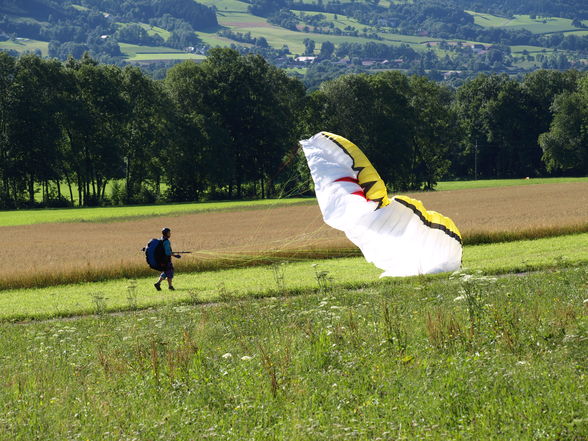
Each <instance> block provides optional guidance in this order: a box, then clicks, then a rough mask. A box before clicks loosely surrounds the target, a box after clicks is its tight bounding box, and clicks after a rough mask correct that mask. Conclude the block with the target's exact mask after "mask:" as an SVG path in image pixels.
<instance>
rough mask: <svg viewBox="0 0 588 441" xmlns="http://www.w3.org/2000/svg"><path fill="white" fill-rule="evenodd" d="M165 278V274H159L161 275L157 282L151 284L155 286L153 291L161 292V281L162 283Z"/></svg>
mask: <svg viewBox="0 0 588 441" xmlns="http://www.w3.org/2000/svg"><path fill="white" fill-rule="evenodd" d="M165 277H166V276H165V272H163V273H161V274H160V275H159V279H158V280H157V282H155V283H154V284H153V286H155V289H156V290H157V291H161V281H162V280H163V279H165Z"/></svg>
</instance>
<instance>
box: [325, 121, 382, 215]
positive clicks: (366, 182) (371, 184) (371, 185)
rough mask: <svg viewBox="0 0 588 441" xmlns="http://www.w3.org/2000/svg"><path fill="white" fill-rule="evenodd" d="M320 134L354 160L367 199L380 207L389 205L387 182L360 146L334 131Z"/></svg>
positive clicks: (358, 178) (354, 168)
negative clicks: (385, 182)
mask: <svg viewBox="0 0 588 441" xmlns="http://www.w3.org/2000/svg"><path fill="white" fill-rule="evenodd" d="M320 134H321V135H323V136H326V137H327V138H329V139H330V140H331V141H333V142H334V143H335V144H337V145H338V146H339V147H340V148H341V149H343V151H345V152H346V153H347V154H348V155H349V156H350V157H351V159H352V160H353V166H352V168H353V170H355V171H356V172H357V180H358V181H359V182H358V183H359V185H360V187H361V188H362V189H363V191H364V194H365V197H366V199H368V200H370V201H376V202H378V203H379V205H378V208H381V207H385V206H386V205H388V204H389V203H390V199H388V190H387V189H386V184H384V181H383V180H382V178H381V177H380V175H379V174H378V172H377V171H376V169H375V168H374V167H373V166H372V164H371V162H370V161H369V160H368V158H367V157H366V156H365V155H364V153H363V152H362V151H361V150H360V149H359V147H357V146H356V145H355V144H353V143H352V142H351V141H349V140H348V139H346V138H343V137H342V136H339V135H335V134H334V133H329V132H321V133H320Z"/></svg>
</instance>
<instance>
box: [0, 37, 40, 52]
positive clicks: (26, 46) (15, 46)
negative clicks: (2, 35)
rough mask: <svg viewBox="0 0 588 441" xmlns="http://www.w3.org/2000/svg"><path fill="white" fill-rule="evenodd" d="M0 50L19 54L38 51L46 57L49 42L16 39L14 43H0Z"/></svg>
mask: <svg viewBox="0 0 588 441" xmlns="http://www.w3.org/2000/svg"><path fill="white" fill-rule="evenodd" d="M0 49H3V50H6V51H10V50H13V51H16V52H19V53H23V52H35V51H36V50H40V51H41V54H43V56H44V57H46V56H47V55H48V54H49V42H47V41H39V40H31V39H29V38H22V39H17V40H16V41H12V40H7V41H0Z"/></svg>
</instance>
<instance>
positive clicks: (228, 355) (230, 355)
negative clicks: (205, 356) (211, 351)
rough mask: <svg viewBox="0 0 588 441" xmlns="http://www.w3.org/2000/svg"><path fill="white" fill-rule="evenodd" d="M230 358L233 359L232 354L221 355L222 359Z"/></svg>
mask: <svg viewBox="0 0 588 441" xmlns="http://www.w3.org/2000/svg"><path fill="white" fill-rule="evenodd" d="M232 357H233V354H231V353H230V352H227V353H226V354H223V358H232Z"/></svg>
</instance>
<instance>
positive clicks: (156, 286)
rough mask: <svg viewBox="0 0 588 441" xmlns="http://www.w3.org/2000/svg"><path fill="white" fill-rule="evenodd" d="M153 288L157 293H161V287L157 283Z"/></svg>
mask: <svg viewBox="0 0 588 441" xmlns="http://www.w3.org/2000/svg"><path fill="white" fill-rule="evenodd" d="M153 286H154V287H155V289H156V290H157V291H161V285H160V284H159V283H154V284H153Z"/></svg>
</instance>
